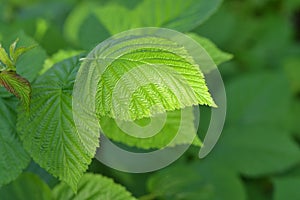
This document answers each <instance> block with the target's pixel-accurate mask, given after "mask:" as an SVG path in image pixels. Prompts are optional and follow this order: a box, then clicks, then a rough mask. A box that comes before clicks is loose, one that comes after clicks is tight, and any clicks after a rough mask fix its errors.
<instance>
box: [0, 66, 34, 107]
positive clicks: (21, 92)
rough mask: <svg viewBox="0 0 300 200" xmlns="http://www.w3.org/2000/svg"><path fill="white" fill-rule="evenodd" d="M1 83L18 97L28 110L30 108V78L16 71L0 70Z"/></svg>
mask: <svg viewBox="0 0 300 200" xmlns="http://www.w3.org/2000/svg"><path fill="white" fill-rule="evenodd" d="M0 85H2V86H4V87H5V88H6V89H7V90H8V91H9V92H11V93H12V94H14V95H15V96H16V97H18V98H19V99H20V100H21V103H22V104H23V106H24V107H25V109H26V110H28V109H29V104H30V95H31V86H30V83H29V82H28V80H26V79H25V78H23V77H21V76H20V75H18V74H17V73H16V72H14V71H2V72H0Z"/></svg>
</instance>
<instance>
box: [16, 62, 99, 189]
mask: <svg viewBox="0 0 300 200" xmlns="http://www.w3.org/2000/svg"><path fill="white" fill-rule="evenodd" d="M78 60H79V57H73V58H70V59H67V60H65V61H63V62H61V63H58V64H56V65H55V66H54V67H52V68H51V69H50V70H48V71H47V72H46V73H44V74H43V75H42V76H40V77H39V78H38V79H37V80H36V82H34V84H33V85H32V100H31V107H30V112H29V113H25V112H20V113H19V115H18V124H17V125H18V126H17V127H18V130H19V133H20V135H21V138H22V140H23V144H24V147H25V149H26V150H27V151H28V152H29V153H30V155H31V156H32V158H33V159H34V161H35V162H36V163H38V164H39V165H40V166H41V167H43V168H44V169H46V170H47V171H48V172H49V173H51V174H52V175H54V176H55V177H58V178H59V179H60V180H63V181H65V182H67V183H68V184H69V185H70V186H71V187H72V189H73V190H74V191H76V188H77V183H78V181H79V179H80V178H81V176H82V175H83V172H84V171H86V169H87V167H88V165H89V164H90V162H91V158H92V157H93V156H94V154H95V151H96V148H97V147H98V145H99V142H98V137H99V135H92V134H91V133H90V132H84V133H82V132H81V133H78V132H77V130H76V127H75V124H74V121H73V113H72V89H73V84H74V80H75V76H76V73H77V70H78V67H79V61H78Z"/></svg>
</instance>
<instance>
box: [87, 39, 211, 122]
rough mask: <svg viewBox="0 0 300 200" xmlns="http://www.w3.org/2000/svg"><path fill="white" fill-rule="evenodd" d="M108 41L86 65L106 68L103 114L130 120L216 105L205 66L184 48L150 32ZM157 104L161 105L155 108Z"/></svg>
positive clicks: (100, 96)
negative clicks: (203, 72) (204, 71)
mask: <svg viewBox="0 0 300 200" xmlns="http://www.w3.org/2000/svg"><path fill="white" fill-rule="evenodd" d="M107 43H108V44H107ZM107 43H103V45H102V46H101V45H100V46H98V47H97V48H95V49H94V50H93V51H92V52H91V53H90V54H89V57H88V58H87V59H86V62H85V63H84V64H83V67H86V68H91V69H93V68H96V67H99V68H101V69H100V71H101V72H102V73H101V74H100V75H99V76H101V78H100V80H99V83H98V90H97V94H96V112H97V114H98V116H100V117H101V116H108V117H112V118H118V119H120V120H125V121H126V120H135V119H141V118H143V117H150V116H153V115H154V114H157V113H162V112H165V111H172V110H175V109H180V108H184V107H187V106H192V105H197V104H200V105H209V106H212V107H216V104H215V103H214V101H213V99H212V97H211V95H210V93H209V92H208V88H207V86H206V83H205V79H204V75H203V74H202V72H201V71H200V67H199V66H198V65H197V64H196V63H195V61H194V60H193V58H192V57H191V56H190V54H189V53H188V52H187V50H186V49H185V48H184V47H183V46H181V45H178V44H177V43H176V42H174V41H171V40H169V39H166V38H162V37H158V36H147V35H146V36H141V37H137V36H132V37H124V38H120V39H116V40H114V41H113V44H110V42H107ZM99 62H101V65H99ZM131 91H133V93H132V94H131ZM128 95H131V96H128ZM128 106H129V109H128ZM154 106H155V107H159V108H158V109H157V110H152V108H153V107H154Z"/></svg>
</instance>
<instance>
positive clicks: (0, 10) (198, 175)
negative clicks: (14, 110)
mask: <svg viewBox="0 0 300 200" xmlns="http://www.w3.org/2000/svg"><path fill="white" fill-rule="evenodd" d="M210 1H211V0H210ZM145 2H146V3H145ZM147 2H151V1H139V0H128V1H124V0H113V1H110V0H102V1H83V0H82V1H80V0H78V1H76V0H1V3H0V41H1V42H2V43H3V44H4V46H5V45H6V46H7V45H8V44H10V43H11V42H12V41H13V40H14V39H15V35H20V34H24V35H26V37H27V39H28V40H32V39H34V40H35V41H37V42H38V43H39V44H40V47H39V49H38V50H37V51H35V52H32V53H33V54H36V55H38V57H37V60H30V59H29V60H28V65H31V64H32V65H33V66H34V67H35V71H36V73H37V72H38V71H39V70H42V72H43V70H46V69H47V68H49V67H51V66H52V64H53V63H55V62H57V61H59V60H61V59H63V58H66V57H70V56H72V55H76V54H78V53H79V52H86V51H88V50H90V49H92V48H93V47H94V46H95V45H96V44H97V43H99V42H101V41H103V40H104V39H106V38H108V37H109V36H110V35H111V34H114V33H116V32H118V31H122V30H126V29H129V28H134V27H142V26H143V22H144V21H143V20H140V19H139V18H136V17H134V16H135V14H136V13H138V12H144V14H145V15H147V13H149V12H153V10H157V9H160V1H159V0H153V1H152V2H151V3H150V4H149V3H148V4H147ZM211 2H214V3H216V2H217V1H211ZM112 4H113V6H111V5H112ZM143 6H144V7H143ZM151 6H152V7H151ZM174 6H176V5H174ZM195 6H196V5H195ZM140 7H142V8H141V9H140V10H142V11H140V10H139V8H140ZM98 11H101V12H98ZM97 13H98V14H99V15H102V19H106V20H105V21H102V22H101V21H99V20H98V17H97V15H96V14H97ZM198 14H199V15H200V17H203V16H201V15H203V13H198ZM204 14H205V13H204ZM118 16H122V17H118ZM124 16H127V17H124ZM196 17H197V16H196ZM181 23H182V24H180V25H179V26H178V25H176V24H175V25H174V24H173V26H176V27H180V28H178V29H179V30H181V31H183V32H186V31H189V32H193V33H196V34H199V35H200V36H204V37H206V38H208V39H210V40H211V41H212V42H213V43H215V44H216V45H217V46H218V47H219V48H220V49H222V50H224V51H226V52H229V53H231V54H233V55H234V58H233V59H232V60H231V61H229V62H226V63H224V64H221V65H220V66H219V70H220V71H221V74H222V76H223V79H224V82H225V86H226V91H227V104H228V113H227V119H226V124H225V127H224V131H223V133H222V136H221V138H220V140H219V142H218V144H217V145H216V147H215V149H214V150H213V151H212V152H211V153H210V154H209V155H208V156H207V157H206V158H205V159H202V160H199V159H198V157H197V155H198V151H199V149H197V148H196V147H191V148H190V149H189V150H188V152H186V153H185V155H184V156H183V157H182V158H181V159H179V160H178V161H176V162H175V163H173V164H172V165H171V166H169V167H167V168H165V169H163V170H161V171H158V172H154V173H148V174H127V173H122V172H118V171H115V170H113V169H110V168H108V167H106V166H103V165H102V164H101V163H99V162H98V161H97V160H94V161H93V163H92V164H91V166H90V168H89V171H90V172H94V173H100V174H103V175H106V176H109V177H112V178H113V179H114V180H115V181H116V182H118V183H120V184H122V185H124V186H125V187H126V188H127V189H128V190H129V191H130V192H132V193H133V195H134V196H137V197H141V199H144V200H146V199H173V200H174V199H191V200H200V199H224V200H225V199H226V200H227V199H228V200H244V199H251V200H252V199H255V200H267V199H274V200H286V199H289V200H297V199H300V189H299V187H300V149H299V145H300V123H299V120H300V0H224V1H223V3H222V5H221V6H220V8H219V10H218V11H217V12H216V13H215V14H214V15H213V16H212V17H210V18H209V19H208V20H207V21H205V22H204V23H199V24H193V27H192V29H191V27H187V26H186V24H189V23H190V22H185V21H183V22H181ZM157 26H163V27H164V24H163V23H162V24H159V23H158V24H157ZM169 27H172V25H170V26H169ZM8 36H9V37H8ZM46 58H47V59H46ZM45 59H46V62H44V60H45ZM42 72H41V73H42ZM28 76H29V79H30V74H29V75H28ZM203 112H205V108H203ZM202 130H205V128H202V127H200V130H199V134H200V135H201V131H202ZM26 171H29V172H34V173H35V174H37V175H39V177H40V178H41V179H43V180H44V181H45V182H46V183H47V184H48V185H49V186H50V187H53V186H54V185H56V183H57V180H56V179H55V178H53V177H52V176H51V175H49V174H47V173H46V172H45V171H44V170H43V169H41V168H39V166H38V165H37V164H35V163H33V162H32V163H31V164H30V165H29V167H28V168H27V169H26Z"/></svg>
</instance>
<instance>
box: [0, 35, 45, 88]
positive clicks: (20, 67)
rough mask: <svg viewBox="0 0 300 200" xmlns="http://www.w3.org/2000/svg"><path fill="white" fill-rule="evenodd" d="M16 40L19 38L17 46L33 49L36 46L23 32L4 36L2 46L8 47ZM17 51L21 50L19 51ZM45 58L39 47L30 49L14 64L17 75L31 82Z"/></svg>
mask: <svg viewBox="0 0 300 200" xmlns="http://www.w3.org/2000/svg"><path fill="white" fill-rule="evenodd" d="M16 38H19V42H18V45H19V46H23V47H34V46H36V45H37V43H36V42H35V41H34V40H33V39H32V38H31V37H29V36H27V35H26V34H25V33H24V32H23V31H20V32H14V33H9V34H5V41H3V45H4V44H5V46H9V45H10V44H11V43H12V42H13V41H14V40H15V39H16ZM19 51H23V50H22V49H20V50H19ZM46 57H47V54H46V52H45V51H44V50H43V49H42V48H41V47H40V46H37V47H36V48H34V49H31V50H30V51H29V52H27V53H26V54H24V55H22V56H21V57H20V58H19V59H18V61H17V63H16V68H17V73H18V74H19V75H20V76H22V77H24V78H26V79H27V80H28V81H29V82H32V81H33V80H35V79H36V77H37V76H38V74H39V71H40V70H41V69H42V67H43V64H44V61H45V59H46Z"/></svg>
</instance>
